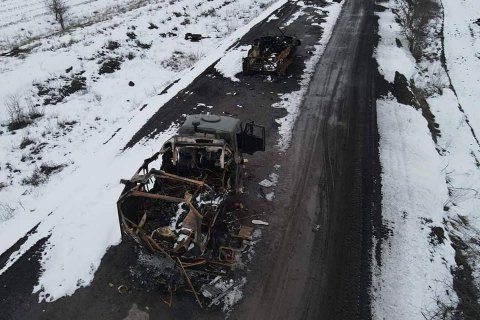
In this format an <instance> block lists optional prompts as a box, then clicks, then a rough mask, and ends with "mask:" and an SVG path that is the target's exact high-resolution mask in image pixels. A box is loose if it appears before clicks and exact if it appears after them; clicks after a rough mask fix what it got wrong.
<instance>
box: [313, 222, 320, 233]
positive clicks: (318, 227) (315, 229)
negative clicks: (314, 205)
mask: <svg viewBox="0 0 480 320" xmlns="http://www.w3.org/2000/svg"><path fill="white" fill-rule="evenodd" d="M318 230H320V225H319V224H316V225H314V226H313V227H312V231H313V232H317V231H318Z"/></svg>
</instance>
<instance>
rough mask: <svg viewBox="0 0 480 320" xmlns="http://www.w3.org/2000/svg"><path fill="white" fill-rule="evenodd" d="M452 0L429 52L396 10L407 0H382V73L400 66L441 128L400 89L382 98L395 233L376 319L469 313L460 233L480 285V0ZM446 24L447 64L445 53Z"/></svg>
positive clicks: (381, 277)
mask: <svg viewBox="0 0 480 320" xmlns="http://www.w3.org/2000/svg"><path fill="white" fill-rule="evenodd" d="M442 3H443V5H444V6H445V20H444V21H442V12H441V10H442V7H441V3H440V2H439V3H438V4H439V6H438V12H437V15H436V16H435V17H433V18H432V20H431V21H430V23H429V24H428V25H427V27H426V30H427V39H428V41H426V44H425V45H424V46H423V55H422V57H421V58H420V59H419V60H415V59H414V57H413V56H412V54H411V53H410V51H409V50H408V49H407V48H408V42H407V40H406V39H405V37H404V34H403V33H402V29H401V27H400V25H399V24H398V23H397V22H396V21H395V14H394V13H393V11H392V10H391V9H392V8H398V5H399V1H398V0H391V1H389V2H382V3H380V4H381V5H382V6H385V7H387V10H385V11H383V12H377V15H378V16H379V18H380V19H379V34H380V36H381V39H380V43H379V45H378V48H377V49H376V53H375V56H376V58H377V61H378V63H379V71H380V73H381V74H382V75H383V76H384V78H385V79H386V80H387V81H389V82H390V83H393V81H394V78H395V72H396V71H398V72H400V73H401V74H403V75H404V76H405V77H406V78H407V80H408V81H410V80H413V81H414V83H415V86H416V88H417V89H418V90H420V91H421V92H422V93H423V95H424V97H425V98H426V100H425V102H426V104H427V108H428V109H429V110H430V111H431V113H432V115H433V117H434V118H433V119H428V120H430V121H434V122H435V123H436V124H437V125H438V129H439V131H440V134H439V135H438V136H437V135H435V136H433V135H432V132H431V131H429V128H428V123H427V118H426V117H425V116H424V114H422V110H416V109H415V108H414V107H413V106H409V105H404V104H401V103H399V102H398V101H397V99H396V98H395V97H394V96H393V95H392V94H391V93H390V94H389V95H387V96H384V97H382V98H380V99H379V100H377V115H378V127H379V133H380V161H381V165H382V195H383V199H382V215H383V220H384V221H383V222H384V224H385V227H386V228H388V230H389V233H390V234H389V236H388V237H387V238H386V239H385V240H383V242H382V243H381V247H382V257H381V261H375V262H376V263H374V265H373V288H372V296H373V303H372V305H373V313H374V319H453V316H454V315H456V316H460V318H459V319H463V318H462V312H463V311H462V308H465V305H462V306H461V307H458V301H459V300H460V299H462V297H463V298H465V296H464V294H465V292H461V291H458V288H459V286H458V283H457V285H454V281H455V280H454V279H455V277H454V275H457V280H456V281H459V280H458V279H460V278H461V277H459V276H458V274H460V273H461V272H463V271H464V269H465V266H464V265H463V266H458V265H457V262H456V260H455V258H456V255H458V251H457V252H456V251H455V250H454V247H456V248H457V250H458V240H455V239H460V241H461V242H462V243H464V244H466V247H468V248H470V249H467V250H466V251H465V252H464V254H465V255H467V261H468V262H469V266H470V267H471V268H472V269H473V274H472V276H473V282H474V284H476V286H477V290H478V289H479V288H480V286H479V283H480V282H479V280H480V277H479V276H480V272H479V266H478V265H477V264H478V262H477V259H478V253H479V252H480V251H479V250H478V246H477V245H476V240H474V239H475V238H477V239H478V237H479V235H480V233H479V232H478V230H480V223H479V222H480V214H479V211H478V208H480V162H479V161H478V159H479V157H480V144H479V143H478V140H477V139H476V137H478V136H477V135H476V132H478V130H480V128H479V129H478V130H477V129H476V128H478V127H479V124H480V108H478V97H477V98H476V95H478V83H479V82H480V74H478V63H479V62H478V61H479V60H478V57H480V47H479V46H478V45H479V41H480V26H478V25H476V24H475V23H474V20H476V19H478V18H480V10H479V9H480V3H479V2H478V1H475V0H464V1H460V0H458V1H455V0H454V1H442ZM467 11H468V14H467ZM442 23H444V27H445V29H444V36H445V40H444V45H445V55H446V70H445V68H444V66H443V65H442V63H441V58H440V57H441V51H442V48H443V47H442V39H441V32H442ZM399 41H400V42H401V44H402V45H401V46H399V43H398V42H399ZM399 61H400V63H399ZM447 71H448V73H447ZM450 80H451V83H450ZM452 88H453V90H455V91H453V90H452ZM457 95H458V96H457ZM417 98H418V95H417ZM427 117H428V116H427ZM428 118H429V117H428ZM455 241H457V243H455ZM459 272H460V273H459ZM477 315H478V314H477Z"/></svg>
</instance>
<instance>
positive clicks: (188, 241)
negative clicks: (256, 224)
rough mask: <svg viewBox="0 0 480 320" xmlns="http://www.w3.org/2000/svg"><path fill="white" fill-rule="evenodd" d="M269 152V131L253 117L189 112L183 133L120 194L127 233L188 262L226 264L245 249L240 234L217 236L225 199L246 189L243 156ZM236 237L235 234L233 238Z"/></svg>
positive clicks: (187, 264)
mask: <svg viewBox="0 0 480 320" xmlns="http://www.w3.org/2000/svg"><path fill="white" fill-rule="evenodd" d="M263 150H265V129H264V128H263V127H260V126H257V125H255V124H254V123H246V124H242V123H241V122H240V120H238V119H235V118H231V117H225V116H216V115H210V114H206V115H205V114H199V115H191V116H188V117H187V118H186V120H185V122H184V123H183V125H182V126H181V127H180V128H179V130H178V134H177V135H175V136H173V137H172V138H170V139H169V140H167V141H166V142H165V144H164V145H163V146H162V148H161V149H160V151H159V152H157V153H155V154H154V155H153V156H152V157H150V158H148V159H145V160H144V162H143V164H142V165H141V166H140V168H139V169H138V170H137V171H136V172H135V174H134V175H133V176H132V178H130V179H129V180H122V182H123V183H124V184H125V188H124V190H123V192H122V194H121V196H120V198H119V199H118V202H117V207H118V218H119V222H120V227H121V231H122V238H123V239H133V240H135V242H137V243H138V244H141V245H143V246H144V247H145V248H146V249H148V250H149V251H150V252H152V253H158V254H160V255H163V256H165V257H167V258H170V259H172V260H174V261H175V263H177V264H178V265H179V266H181V267H182V269H183V268H198V267H212V266H226V267H228V266H229V265H231V264H232V263H233V261H232V255H231V253H232V250H235V249H241V247H242V236H241V234H242V232H243V234H245V230H243V231H242V230H221V231H220V232H223V233H232V232H236V233H237V235H236V236H235V237H233V238H232V237H228V236H224V235H222V236H220V237H217V238H216V239H215V241H211V240H212V235H214V234H215V232H216V231H218V230H215V228H216V223H217V221H218V220H219V219H224V217H223V216H222V215H224V214H225V200H226V199H227V197H228V196H229V195H230V194H234V193H239V192H242V179H243V169H244V162H245V161H244V158H243V154H245V153H246V154H253V153H254V152H256V151H263ZM232 239H233V240H232Z"/></svg>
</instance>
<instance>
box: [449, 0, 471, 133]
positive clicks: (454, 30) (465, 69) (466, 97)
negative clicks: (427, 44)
mask: <svg viewBox="0 0 480 320" xmlns="http://www.w3.org/2000/svg"><path fill="white" fill-rule="evenodd" d="M442 4H443V7H444V12H445V23H444V34H445V58H446V60H447V66H448V73H449V75H450V79H451V81H452V85H453V86H454V87H455V92H456V93H457V95H458V100H459V103H460V104H461V106H462V108H463V109H464V110H465V114H466V115H467V116H468V118H469V120H470V124H471V126H472V128H473V130H474V131H475V133H476V134H477V137H480V110H479V106H478V101H480V90H478V88H479V86H480V74H479V72H478V70H480V25H479V24H477V23H475V21H477V19H479V18H480V2H479V1H475V0H449V1H445V0H444V1H442Z"/></svg>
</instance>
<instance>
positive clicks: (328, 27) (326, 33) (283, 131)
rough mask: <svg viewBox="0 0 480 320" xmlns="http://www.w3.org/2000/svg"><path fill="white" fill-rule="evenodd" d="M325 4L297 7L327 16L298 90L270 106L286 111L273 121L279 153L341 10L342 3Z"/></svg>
mask: <svg viewBox="0 0 480 320" xmlns="http://www.w3.org/2000/svg"><path fill="white" fill-rule="evenodd" d="M326 3H327V6H325V7H322V8H319V7H317V6H314V5H313V6H310V5H306V4H304V3H303V2H299V5H301V6H302V10H301V11H299V12H303V10H305V9H307V8H312V9H314V10H315V11H317V12H318V13H319V14H320V15H323V14H324V13H327V16H326V17H325V22H324V23H323V24H322V28H323V34H322V38H321V39H320V41H319V42H318V44H317V45H315V47H314V50H313V55H312V57H311V58H310V59H308V60H307V61H306V62H305V68H304V70H303V73H302V79H301V81H300V86H301V88H300V90H297V91H293V92H289V93H286V94H283V95H281V96H280V99H281V100H282V101H280V102H278V103H276V104H274V105H272V107H274V108H283V109H285V110H286V111H287V115H286V116H285V117H283V118H279V119H276V120H275V121H276V122H277V123H278V124H279V129H278V130H279V134H280V138H279V140H278V142H277V147H278V148H279V149H280V151H285V150H286V149H287V148H288V147H289V145H290V141H291V139H292V131H293V126H294V125H295V121H296V120H297V117H298V114H299V112H300V110H299V108H300V105H301V103H302V99H303V97H304V95H305V93H306V92H307V89H308V85H309V83H310V80H311V78H312V76H313V72H314V71H315V66H316V65H317V63H318V61H319V60H320V58H321V56H322V54H323V52H324V50H325V47H326V46H327V43H328V41H329V40H330V36H331V35H332V31H333V28H334V26H335V23H336V22H337V18H338V16H339V14H340V11H341V10H342V6H343V3H344V1H342V2H340V3H338V2H335V1H326ZM295 17H296V18H295ZM295 17H292V19H293V18H295V19H297V18H298V17H297V16H296V15H295ZM289 23H293V21H292V22H290V21H289V22H287V24H286V25H288V24H289Z"/></svg>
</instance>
